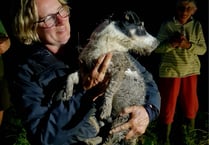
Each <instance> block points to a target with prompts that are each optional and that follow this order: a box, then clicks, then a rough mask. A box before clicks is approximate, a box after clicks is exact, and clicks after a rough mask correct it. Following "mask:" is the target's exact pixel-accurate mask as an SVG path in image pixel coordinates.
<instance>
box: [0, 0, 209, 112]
mask: <svg viewBox="0 0 209 145" xmlns="http://www.w3.org/2000/svg"><path fill="white" fill-rule="evenodd" d="M3 1H4V2H2V4H1V6H0V18H1V19H2V20H3V23H4V24H5V27H6V29H7V30H8V32H9V33H10V34H12V33H11V31H10V25H11V19H12V17H10V13H11V11H12V10H13V9H14V7H15V4H13V2H14V1H16V0H3ZM3 3H4V4H3ZM69 4H70V6H71V8H72V9H71V18H70V22H71V27H72V37H73V38H74V39H75V41H78V38H77V37H78V33H79V41H81V43H82V42H83V41H85V40H86V39H88V37H89V35H90V33H91V32H92V31H93V29H94V28H95V27H96V26H97V25H98V23H99V22H101V20H103V19H105V18H107V16H109V15H110V14H112V13H119V12H123V11H125V10H133V11H135V12H136V13H137V14H138V15H139V17H140V19H141V20H142V21H144V23H145V27H146V30H147V31H148V32H149V33H150V34H152V35H153V36H156V35H157V32H158V30H159V27H160V24H161V23H162V21H163V20H165V19H167V18H168V17H170V16H173V15H174V12H175V0H97V1H96V0H95V1H93V0H88V1H87V0H69ZM197 6H198V10H197V12H196V14H195V15H194V17H195V18H196V19H198V20H199V21H200V22H201V24H202V26H203V31H204V35H205V39H206V44H207V46H208V12H209V11H208V0H197ZM79 43H80V42H79ZM200 60H201V63H202V67H201V75H200V76H199V84H198V94H199V100H200V110H203V111H208V51H207V53H206V54H205V55H203V56H200ZM139 61H140V62H141V63H142V64H143V65H144V66H145V67H146V68H147V69H148V70H149V71H150V72H151V73H152V74H153V76H154V79H156V81H157V78H158V63H159V58H158V57H157V56H155V55H151V56H149V57H140V58H139Z"/></svg>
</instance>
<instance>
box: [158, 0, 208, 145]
mask: <svg viewBox="0 0 209 145" xmlns="http://www.w3.org/2000/svg"><path fill="white" fill-rule="evenodd" d="M196 10H197V6H196V3H195V0H177V3H176V15H175V16H174V17H173V18H171V19H169V20H167V21H165V22H164V23H162V25H161V27H160V30H159V33H158V36H157V38H158V39H159V40H160V42H161V44H160V45H159V47H158V48H157V49H156V50H155V52H156V53H159V54H160V55H161V62H160V68H159V77H160V79H159V90H160V93H161V112H160V116H159V121H160V123H161V124H162V125H163V128H164V130H163V132H162V138H161V139H162V142H163V143H162V144H166V145H170V132H171V125H172V123H173V121H174V115H175V112H176V104H177V102H179V105H180V109H181V112H182V114H183V118H184V121H183V122H182V124H185V126H186V129H187V131H189V130H191V129H194V126H195V117H196V114H197V111H198V107H199V106H198V105H199V104H198V96H197V79H198V78H197V77H198V75H200V60H199V58H198V57H199V55H204V54H205V52H206V43H205V39H204V35H203V31H202V26H201V24H200V22H199V21H197V20H195V19H194V18H193V17H192V16H193V15H194V14H195V12H196ZM181 144H185V141H184V139H183V140H182V143H181Z"/></svg>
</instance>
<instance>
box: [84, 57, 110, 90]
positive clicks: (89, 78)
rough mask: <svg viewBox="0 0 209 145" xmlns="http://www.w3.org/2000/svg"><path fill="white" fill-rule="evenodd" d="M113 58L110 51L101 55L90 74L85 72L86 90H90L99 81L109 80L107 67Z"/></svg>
mask: <svg viewBox="0 0 209 145" xmlns="http://www.w3.org/2000/svg"><path fill="white" fill-rule="evenodd" d="M111 58H112V54H111V53H108V54H106V55H104V56H100V57H99V59H98V60H97V62H96V64H95V67H94V69H93V70H92V71H91V72H89V74H84V76H82V77H83V88H84V89H85V90H89V89H91V88H92V87H94V86H96V85H97V84H98V83H102V82H103V81H107V80H106V79H104V78H105V74H106V71H107V68H108V66H109V64H110V61H111Z"/></svg>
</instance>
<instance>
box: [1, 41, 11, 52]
mask: <svg viewBox="0 0 209 145" xmlns="http://www.w3.org/2000/svg"><path fill="white" fill-rule="evenodd" d="M10 43H11V42H10V39H9V38H8V37H4V38H0V54H3V53H5V52H6V51H7V50H8V49H9V47H10V45H11V44H10Z"/></svg>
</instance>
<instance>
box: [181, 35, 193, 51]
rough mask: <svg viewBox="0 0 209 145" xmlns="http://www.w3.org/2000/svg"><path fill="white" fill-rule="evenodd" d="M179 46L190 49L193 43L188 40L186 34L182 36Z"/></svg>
mask: <svg viewBox="0 0 209 145" xmlns="http://www.w3.org/2000/svg"><path fill="white" fill-rule="evenodd" d="M179 47H181V48H182V49H189V48H190V47H191V43H190V42H189V41H188V40H187V38H186V37H185V36H182V37H181V41H180V43H179Z"/></svg>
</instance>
